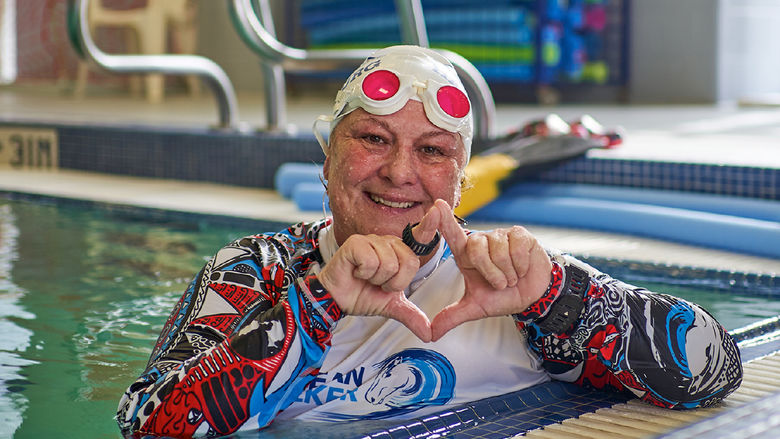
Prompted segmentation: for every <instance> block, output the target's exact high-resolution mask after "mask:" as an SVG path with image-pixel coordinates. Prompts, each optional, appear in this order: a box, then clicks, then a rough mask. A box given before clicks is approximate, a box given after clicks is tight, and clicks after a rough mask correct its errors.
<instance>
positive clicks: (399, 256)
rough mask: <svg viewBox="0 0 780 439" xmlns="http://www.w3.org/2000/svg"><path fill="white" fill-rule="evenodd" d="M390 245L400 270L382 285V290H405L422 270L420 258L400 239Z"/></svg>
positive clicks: (391, 241)
mask: <svg viewBox="0 0 780 439" xmlns="http://www.w3.org/2000/svg"><path fill="white" fill-rule="evenodd" d="M389 245H390V248H391V249H392V251H393V252H394V253H395V255H394V257H395V259H396V261H397V263H398V269H397V270H396V272H395V273H394V274H393V275H392V276H391V277H389V278H388V279H387V280H386V281H385V282H384V283H382V289H383V290H385V291H400V290H404V289H406V287H408V286H409V284H410V283H411V282H412V279H414V275H415V274H417V270H419V269H420V258H418V257H417V255H415V254H414V252H413V251H412V249H410V248H409V247H407V246H406V244H404V243H403V241H401V240H400V239H393V240H390V241H389Z"/></svg>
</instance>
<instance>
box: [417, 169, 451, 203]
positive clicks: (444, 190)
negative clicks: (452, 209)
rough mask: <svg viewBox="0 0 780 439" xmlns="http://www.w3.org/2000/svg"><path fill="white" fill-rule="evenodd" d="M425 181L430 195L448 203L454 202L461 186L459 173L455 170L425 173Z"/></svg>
mask: <svg viewBox="0 0 780 439" xmlns="http://www.w3.org/2000/svg"><path fill="white" fill-rule="evenodd" d="M423 175H424V177H423V181H424V182H425V183H424V185H425V188H426V191H427V192H428V194H429V195H431V196H432V197H433V198H442V199H444V200H445V201H447V202H448V203H452V202H453V201H454V197H455V196H456V193H457V190H458V187H459V185H460V178H459V175H460V174H459V173H458V171H457V170H453V169H438V170H432V171H430V172H426V173H423Z"/></svg>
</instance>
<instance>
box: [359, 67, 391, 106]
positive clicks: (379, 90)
mask: <svg viewBox="0 0 780 439" xmlns="http://www.w3.org/2000/svg"><path fill="white" fill-rule="evenodd" d="M362 87H363V94H365V95H366V96H367V97H368V98H369V99H373V100H375V101H383V100H385V99H389V98H392V97H393V96H395V94H396V93H398V89H399V88H400V87H401V81H400V80H399V79H398V76H396V75H395V74H394V73H393V72H389V71H387V70H377V71H376V72H371V73H370V74H369V75H368V76H366V77H365V79H363V85H362Z"/></svg>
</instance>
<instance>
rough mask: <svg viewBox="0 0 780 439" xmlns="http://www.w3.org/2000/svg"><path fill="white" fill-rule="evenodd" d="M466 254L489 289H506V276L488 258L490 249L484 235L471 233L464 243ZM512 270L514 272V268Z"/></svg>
mask: <svg viewBox="0 0 780 439" xmlns="http://www.w3.org/2000/svg"><path fill="white" fill-rule="evenodd" d="M466 254H467V255H468V259H469V261H471V265H472V266H473V267H474V268H476V269H477V272H479V274H480V275H481V276H482V278H484V279H485V281H487V283H488V284H490V286H491V287H493V288H495V289H497V290H502V289H504V288H506V286H507V278H506V275H504V272H502V271H501V269H499V267H497V266H496V264H494V263H493V260H492V259H491V258H490V247H489V244H488V237H487V235H486V234H485V233H472V234H471V236H469V238H468V242H467V243H466ZM512 270H513V271H514V268H513V269H512Z"/></svg>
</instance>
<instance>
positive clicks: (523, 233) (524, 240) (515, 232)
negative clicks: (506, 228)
mask: <svg viewBox="0 0 780 439" xmlns="http://www.w3.org/2000/svg"><path fill="white" fill-rule="evenodd" d="M535 241H536V239H535V238H534V237H533V236H532V235H531V234H530V233H528V231H527V230H525V229H524V228H522V227H513V228H512V231H511V232H510V233H509V252H510V254H511V255H512V265H514V267H515V272H516V273H517V275H518V276H519V278H522V277H525V275H526V274H527V273H528V269H529V264H530V262H531V250H532V249H533V248H534V246H535Z"/></svg>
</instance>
